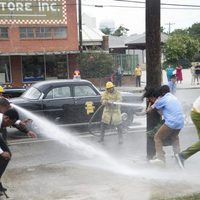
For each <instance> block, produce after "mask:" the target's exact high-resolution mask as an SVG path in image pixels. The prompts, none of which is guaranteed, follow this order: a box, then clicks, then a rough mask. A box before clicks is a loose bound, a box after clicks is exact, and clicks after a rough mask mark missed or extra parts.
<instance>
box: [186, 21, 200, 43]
mask: <svg viewBox="0 0 200 200" xmlns="http://www.w3.org/2000/svg"><path fill="white" fill-rule="evenodd" d="M188 32H189V35H190V36H191V37H194V38H196V39H198V40H200V23H195V24H193V25H192V26H191V27H190V28H188Z"/></svg>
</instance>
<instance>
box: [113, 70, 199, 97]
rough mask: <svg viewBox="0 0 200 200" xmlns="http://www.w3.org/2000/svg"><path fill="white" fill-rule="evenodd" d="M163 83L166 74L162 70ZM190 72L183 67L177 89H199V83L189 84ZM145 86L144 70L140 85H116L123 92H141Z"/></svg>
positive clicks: (165, 82) (165, 79)
mask: <svg viewBox="0 0 200 200" xmlns="http://www.w3.org/2000/svg"><path fill="white" fill-rule="evenodd" d="M162 74H163V85H164V84H167V83H168V82H167V76H166V72H165V71H164V70H163V72H162ZM191 79H192V77H191V73H190V69H183V81H182V83H181V84H180V83H178V84H177V90H179V89H200V85H197V83H195V85H192V84H191ZM145 86H146V71H142V78H141V87H135V86H134V85H130V86H122V87H116V88H117V89H118V90H119V91H123V92H132V93H142V92H143V91H144V88H145Z"/></svg>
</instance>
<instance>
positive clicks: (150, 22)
mask: <svg viewBox="0 0 200 200" xmlns="http://www.w3.org/2000/svg"><path fill="white" fill-rule="evenodd" d="M146 70H147V77H146V80H147V85H146V87H147V88H158V87H160V86H161V72H162V71H161V49H160V0H146ZM159 120H160V116H159V115H158V114H157V112H153V113H150V114H148V115H147V131H150V130H152V129H153V128H154V127H155V125H156V124H157V123H158V122H159ZM154 155H155V144H154V140H153V138H150V137H148V136H147V158H148V159H152V158H153V156H154Z"/></svg>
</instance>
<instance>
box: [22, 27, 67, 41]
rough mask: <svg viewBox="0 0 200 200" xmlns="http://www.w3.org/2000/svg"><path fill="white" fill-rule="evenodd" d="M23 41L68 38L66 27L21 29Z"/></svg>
mask: <svg viewBox="0 0 200 200" xmlns="http://www.w3.org/2000/svg"><path fill="white" fill-rule="evenodd" d="M19 35H20V38H21V39H28V38H31V39H62V38H66V37H67V28H66V27H20V28H19Z"/></svg>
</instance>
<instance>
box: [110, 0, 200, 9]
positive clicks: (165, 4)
mask: <svg viewBox="0 0 200 200" xmlns="http://www.w3.org/2000/svg"><path fill="white" fill-rule="evenodd" d="M112 1H117V2H127V3H138V4H145V2H144V1H131V0H112ZM161 5H163V6H179V7H194V8H200V5H194V4H169V3H161Z"/></svg>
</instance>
